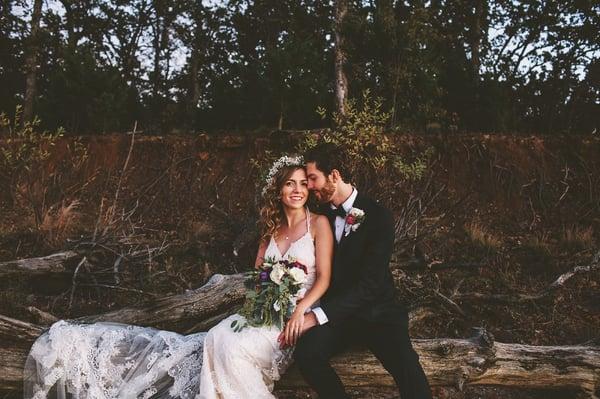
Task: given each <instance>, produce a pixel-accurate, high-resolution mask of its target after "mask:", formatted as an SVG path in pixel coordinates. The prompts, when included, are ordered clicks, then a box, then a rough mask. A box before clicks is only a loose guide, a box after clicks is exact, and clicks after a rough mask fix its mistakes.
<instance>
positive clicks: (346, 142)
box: [297, 90, 433, 180]
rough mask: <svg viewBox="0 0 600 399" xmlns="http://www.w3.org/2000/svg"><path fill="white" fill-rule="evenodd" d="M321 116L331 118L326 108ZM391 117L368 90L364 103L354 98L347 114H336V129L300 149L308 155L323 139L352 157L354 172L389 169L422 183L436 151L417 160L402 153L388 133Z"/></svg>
mask: <svg viewBox="0 0 600 399" xmlns="http://www.w3.org/2000/svg"><path fill="white" fill-rule="evenodd" d="M317 113H318V114H319V115H320V116H321V118H322V119H325V118H326V117H327V111H326V110H325V109H323V108H318V109H317ZM390 117H391V112H389V111H385V110H384V109H383V100H382V99H381V98H379V97H373V96H372V95H371V92H370V91H369V90H365V91H364V92H363V94H362V98H361V100H360V102H359V101H357V100H356V99H350V100H349V101H348V102H347V104H346V105H345V107H344V114H340V113H334V114H333V115H332V121H333V128H332V129H330V130H327V131H325V132H324V133H323V134H322V136H321V137H318V136H315V135H307V136H306V137H305V138H304V139H303V140H302V141H301V142H300V143H299V144H298V148H297V149H298V151H299V152H304V151H306V150H307V149H310V148H312V147H314V146H316V145H317V144H318V142H319V140H323V141H325V142H331V143H335V144H336V145H338V146H340V147H342V148H343V149H344V151H345V152H346V153H347V154H348V157H349V160H350V165H348V166H349V167H350V168H351V170H352V171H354V172H360V171H365V170H368V171H372V172H375V173H378V172H382V171H386V170H387V171H391V172H396V173H399V174H400V175H401V176H402V177H404V178H405V179H407V180H419V179H421V177H423V174H424V173H425V171H426V170H427V164H428V162H429V160H430V158H431V156H432V155H433V148H428V149H426V150H425V151H424V152H422V153H421V154H418V155H417V156H416V157H415V158H414V160H413V161H409V160H407V159H406V158H404V157H403V156H402V155H400V154H398V152H397V148H396V146H395V145H394V143H393V140H392V136H390V135H389V134H386V128H387V126H388V122H389V120H390ZM390 169H391V170H390ZM359 174H360V173H359ZM355 175H356V173H355Z"/></svg>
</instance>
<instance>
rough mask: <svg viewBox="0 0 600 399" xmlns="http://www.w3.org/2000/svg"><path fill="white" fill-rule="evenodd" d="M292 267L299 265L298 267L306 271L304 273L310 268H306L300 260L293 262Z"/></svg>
mask: <svg viewBox="0 0 600 399" xmlns="http://www.w3.org/2000/svg"><path fill="white" fill-rule="evenodd" d="M289 267H290V269H291V268H293V267H297V268H298V269H300V270H302V271H304V273H306V274H308V270H307V269H306V266H304V265H303V264H302V263H300V262H294V263H292V264H290V266H289Z"/></svg>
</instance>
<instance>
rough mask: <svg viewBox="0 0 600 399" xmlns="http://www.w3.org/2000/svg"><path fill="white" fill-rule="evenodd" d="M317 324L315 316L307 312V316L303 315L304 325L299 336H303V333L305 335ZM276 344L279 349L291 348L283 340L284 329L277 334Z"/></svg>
mask: <svg viewBox="0 0 600 399" xmlns="http://www.w3.org/2000/svg"><path fill="white" fill-rule="evenodd" d="M318 324H319V323H318V322H317V316H315V313H314V312H308V313H307V314H305V315H304V324H303V325H302V330H300V336H303V335H304V333H306V332H307V331H308V330H310V329H311V328H313V327H314V326H316V325H318ZM277 342H279V347H280V348H281V349H285V348H287V347H288V346H291V345H290V343H289V342H287V341H286V339H285V328H284V329H283V331H282V332H281V333H280V334H279V337H278V338H277Z"/></svg>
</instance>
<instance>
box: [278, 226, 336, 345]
mask: <svg viewBox="0 0 600 399" xmlns="http://www.w3.org/2000/svg"><path fill="white" fill-rule="evenodd" d="M313 226H314V232H315V260H316V278H315V283H314V284H313V286H312V287H311V289H310V290H309V291H308V292H307V293H306V295H305V296H304V298H302V300H301V301H300V302H298V304H297V305H296V309H295V310H294V313H293V314H292V317H290V319H289V320H288V322H287V324H286V325H285V328H284V331H283V332H282V333H281V334H280V336H279V341H280V342H281V343H282V346H285V345H295V344H296V341H297V340H298V338H299V337H300V332H301V331H302V326H303V325H304V313H305V312H306V310H307V309H309V308H310V307H311V306H312V305H313V304H314V303H315V302H316V301H318V300H319V299H320V298H321V297H322V296H323V294H325V291H327V288H329V283H330V281H331V262H332V258H333V233H332V232H331V227H329V221H328V220H327V218H326V217H325V216H317V217H316V218H315V221H314V222H313ZM282 339H283V340H284V341H283V342H282Z"/></svg>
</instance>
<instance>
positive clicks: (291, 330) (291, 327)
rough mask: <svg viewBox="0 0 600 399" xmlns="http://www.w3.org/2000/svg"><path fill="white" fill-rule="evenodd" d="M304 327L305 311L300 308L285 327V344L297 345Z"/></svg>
mask: <svg viewBox="0 0 600 399" xmlns="http://www.w3.org/2000/svg"><path fill="white" fill-rule="evenodd" d="M303 325H304V311H303V310H302V309H300V308H296V310H295V311H294V313H293V314H292V317H291V318H290V319H289V320H288V322H287V324H286V325H285V342H286V343H287V344H288V345H291V346H293V345H296V342H297V341H298V338H299V337H300V333H301V332H302V326H303Z"/></svg>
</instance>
